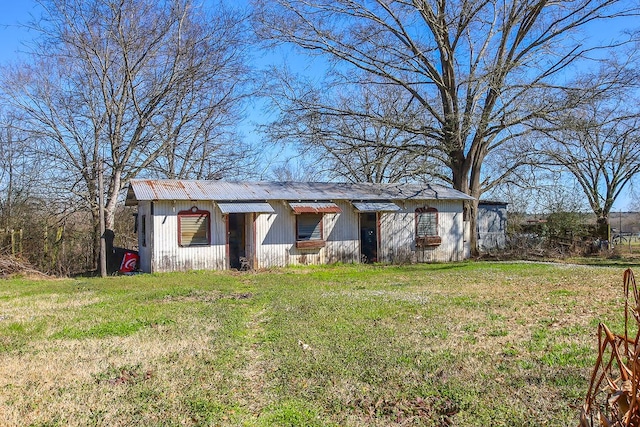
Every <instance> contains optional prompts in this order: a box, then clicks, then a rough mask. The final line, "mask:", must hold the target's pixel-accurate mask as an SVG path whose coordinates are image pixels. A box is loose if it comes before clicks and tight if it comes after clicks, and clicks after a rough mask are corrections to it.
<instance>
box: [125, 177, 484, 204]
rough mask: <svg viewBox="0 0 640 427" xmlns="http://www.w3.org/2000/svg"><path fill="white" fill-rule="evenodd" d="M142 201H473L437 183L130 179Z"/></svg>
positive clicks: (133, 195)
mask: <svg viewBox="0 0 640 427" xmlns="http://www.w3.org/2000/svg"><path fill="white" fill-rule="evenodd" d="M143 200H224V201H230V202H231V201H258V200H261V201H262V200H264V201H267V200H291V201H292V200H299V201H316V200H369V201H377V200H381V201H382V200H386V201H389V200H473V198H472V197H470V196H468V195H466V194H464V193H462V192H460V191H457V190H454V189H452V188H447V187H443V186H441V185H435V184H424V185H421V184H371V183H356V184H352V183H333V182H229V181H196V180H171V179H162V180H151V179H134V180H131V182H130V185H129V190H128V192H127V204H128V205H135V204H136V203H137V201H143Z"/></svg>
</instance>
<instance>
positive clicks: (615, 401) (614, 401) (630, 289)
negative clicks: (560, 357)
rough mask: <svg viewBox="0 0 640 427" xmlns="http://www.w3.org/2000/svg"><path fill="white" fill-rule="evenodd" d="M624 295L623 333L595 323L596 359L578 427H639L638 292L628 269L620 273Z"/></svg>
mask: <svg viewBox="0 0 640 427" xmlns="http://www.w3.org/2000/svg"><path fill="white" fill-rule="evenodd" d="M624 294H625V307H624V318H625V322H624V335H618V334H614V333H613V332H611V330H610V329H609V328H608V327H607V326H606V325H605V324H604V323H600V325H598V358H597V360H596V364H595V367H594V369H593V373H592V374H591V382H590V384H589V390H588V392H587V396H586V399H585V403H584V406H583V408H582V412H581V414H580V424H579V427H595V426H602V427H629V426H633V427H640V395H639V392H640V390H639V388H640V387H639V385H640V360H639V359H640V346H639V345H638V343H639V341H640V302H639V299H640V295H639V294H638V287H637V286H636V280H635V278H634V276H633V272H632V271H631V269H627V270H626V271H625V272H624ZM630 296H631V297H632V298H633V299H632V301H631V303H632V305H631V304H630V301H629V298H630ZM629 329H633V330H634V332H632V333H633V335H632V336H630V335H629V332H630V331H629Z"/></svg>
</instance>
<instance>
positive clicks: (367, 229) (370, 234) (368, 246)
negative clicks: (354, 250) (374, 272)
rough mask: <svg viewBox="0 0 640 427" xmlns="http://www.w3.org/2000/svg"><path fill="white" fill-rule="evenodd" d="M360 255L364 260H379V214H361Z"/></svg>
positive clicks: (368, 261) (369, 261) (370, 261)
mask: <svg viewBox="0 0 640 427" xmlns="http://www.w3.org/2000/svg"><path fill="white" fill-rule="evenodd" d="M360 255H361V257H362V262H366V263H372V262H377V261H378V214H377V213H375V212H373V213H372V212H366V213H361V214H360Z"/></svg>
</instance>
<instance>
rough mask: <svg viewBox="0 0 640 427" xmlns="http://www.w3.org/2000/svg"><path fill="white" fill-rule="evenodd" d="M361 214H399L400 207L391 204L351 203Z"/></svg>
mask: <svg viewBox="0 0 640 427" xmlns="http://www.w3.org/2000/svg"><path fill="white" fill-rule="evenodd" d="M351 204H352V205H353V207H355V208H356V209H357V210H358V211H359V212H397V211H399V210H400V208H399V207H398V205H396V204H395V203H391V202H351Z"/></svg>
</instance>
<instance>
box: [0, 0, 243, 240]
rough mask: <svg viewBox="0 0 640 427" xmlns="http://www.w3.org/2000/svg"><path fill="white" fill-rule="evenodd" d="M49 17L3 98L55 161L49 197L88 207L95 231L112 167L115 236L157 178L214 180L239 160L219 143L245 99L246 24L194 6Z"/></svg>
mask: <svg viewBox="0 0 640 427" xmlns="http://www.w3.org/2000/svg"><path fill="white" fill-rule="evenodd" d="M40 5H41V6H42V9H43V10H44V13H43V15H42V17H41V19H39V20H37V21H36V22H34V23H33V24H32V27H33V30H35V31H36V32H37V34H39V38H38V39H37V42H36V44H35V45H34V46H33V49H32V52H31V53H32V55H31V57H30V59H29V61H27V62H25V63H23V64H19V65H16V66H14V67H13V68H11V69H7V70H5V73H4V76H3V81H2V90H3V91H4V94H5V96H6V99H8V100H9V102H11V103H12V104H13V105H14V106H15V107H16V108H17V109H20V110H21V111H22V112H23V115H24V119H25V120H24V122H23V128H24V130H25V131H28V132H30V133H31V134H32V135H35V136H37V138H38V148H39V149H40V150H41V151H42V152H44V153H45V154H46V155H47V156H48V158H49V161H50V168H51V169H52V170H55V179H54V180H52V182H51V186H55V185H57V184H60V185H61V186H62V188H63V189H64V190H66V191H70V192H71V193H73V194H75V195H76V196H77V197H79V198H80V199H81V200H82V201H84V204H85V206H86V207H87V208H90V209H91V212H92V213H93V218H94V224H96V225H97V224H98V206H97V200H98V194H97V193H98V185H97V182H96V180H97V177H98V169H99V168H101V167H104V168H105V176H106V177H107V183H106V226H107V228H113V222H114V214H115V208H116V204H117V202H118V197H119V194H120V191H121V190H122V188H123V186H124V185H125V184H126V182H127V181H128V180H129V179H130V178H133V177H135V176H137V175H138V174H140V173H141V172H142V171H145V170H146V169H147V168H150V167H151V166H155V167H158V166H159V165H161V167H162V168H163V173H164V174H166V176H171V177H177V176H189V175H190V174H193V175H195V176H210V175H213V174H215V173H216V170H215V167H216V164H214V163H211V162H210V160H209V159H210V158H211V157H213V156H220V157H223V156H225V155H227V154H228V153H229V152H230V151H229V147H228V146H226V145H216V144H214V143H213V142H212V141H211V138H214V137H215V138H218V137H219V136H220V135H229V134H230V131H231V130H232V128H233V125H234V123H235V120H236V119H237V117H238V115H239V113H240V111H239V106H240V104H239V103H240V101H241V100H242V98H243V96H244V95H245V92H244V89H243V83H244V82H245V79H246V77H245V76H246V75H247V69H246V66H245V45H244V43H245V40H244V37H245V25H244V23H245V20H244V18H243V16H242V15H241V14H239V13H237V12H236V11H232V10H230V9H228V8H226V7H225V6H224V5H223V4H221V3H216V4H215V5H213V6H212V8H211V9H210V10H208V9H205V8H204V6H203V5H200V4H199V3H197V2H193V1H191V0H161V1H156V0H88V1H87V0H41V1H40ZM228 139H229V138H225V139H224V140H225V141H226V140H228ZM220 141H222V139H221V140H220ZM231 153H232V154H234V155H235V152H234V151H231ZM195 169H197V172H194V170H195ZM212 169H213V170H212Z"/></svg>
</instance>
